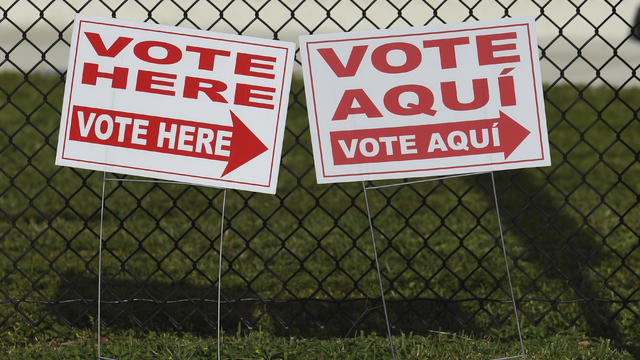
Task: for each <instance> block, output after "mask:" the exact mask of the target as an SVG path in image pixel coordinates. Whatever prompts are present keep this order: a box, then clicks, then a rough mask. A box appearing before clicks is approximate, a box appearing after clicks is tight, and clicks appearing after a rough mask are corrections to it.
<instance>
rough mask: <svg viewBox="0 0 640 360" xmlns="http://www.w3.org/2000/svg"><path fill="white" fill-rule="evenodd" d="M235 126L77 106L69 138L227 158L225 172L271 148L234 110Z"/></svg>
mask: <svg viewBox="0 0 640 360" xmlns="http://www.w3.org/2000/svg"><path fill="white" fill-rule="evenodd" d="M230 113H231V119H232V123H233V126H223V125H217V124H208V123H203V122H195V121H187V120H181V119H172V118H168V117H160V116H151V115H145V114H136V113H130V112H124V111H114V110H108V109H99V108H93V107H86V106H74V107H73V113H72V120H71V128H70V131H69V139H70V140H73V141H80V142H86V143H93V144H101V145H109V146H115V147H122V148H128V149H137V150H146V151H153V152H159V153H165V154H174V155H181V156H188V157H198V158H205V159H213V160H221V161H227V166H226V167H225V170H224V172H223V173H222V176H224V175H226V174H228V173H229V172H231V171H233V170H234V169H236V168H238V167H239V166H241V165H242V164H244V163H246V162H248V161H249V160H251V159H253V158H254V157H256V156H258V155H260V154H262V153H263V152H265V151H267V147H266V146H265V145H264V144H263V143H262V142H261V141H260V139H258V138H257V137H256V136H255V135H254V134H253V133H252V132H251V130H249V129H248V128H247V127H246V126H245V125H244V124H243V123H242V121H241V120H240V119H239V118H238V117H237V116H236V115H235V114H234V113H233V112H231V111H230Z"/></svg>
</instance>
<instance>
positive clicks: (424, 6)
mask: <svg viewBox="0 0 640 360" xmlns="http://www.w3.org/2000/svg"><path fill="white" fill-rule="evenodd" d="M636 5H637V4H635V5H634V4H633V2H631V3H630V2H624V3H623V2H622V1H613V0H609V1H604V0H602V1H589V2H587V1H554V2H551V1H537V0H536V1H517V0H513V1H503V0H477V1H461V0H460V1H454V0H447V1H445V0H442V1H412V0H402V1H382V0H362V1H360V0H351V1H341V0H309V1H300V0H297V1H296V0H281V1H259V0H255V1H254V0H245V1H173V0H164V1H163V0H135V1H121V0H114V1H109V0H101V1H81V0H78V1H71V0H69V1H46V0H43V1H36V0H28V1H8V0H3V1H1V2H0V13H1V16H2V17H1V18H0V34H1V36H0V51H1V52H2V56H3V57H2V58H1V59H0V326H2V327H12V326H13V327H14V328H15V327H21V328H31V329H33V330H35V331H39V330H41V329H43V328H49V327H51V326H53V325H55V324H63V327H65V326H66V327H74V326H91V324H92V321H93V320H92V319H93V318H94V317H95V312H96V298H97V290H96V280H97V253H98V243H97V239H98V231H99V225H100V205H101V187H102V174H101V173H95V172H91V171H84V170H77V169H72V168H60V167H56V166H55V165H54V159H55V150H56V144H57V134H58V131H57V127H58V124H59V116H60V109H61V103H62V93H63V90H64V81H65V75H66V61H67V56H68V49H69V39H70V36H71V28H72V21H73V16H74V14H75V13H88V14H95V15H102V16H108V17H111V16H113V17H121V18H126V19H132V20H139V21H148V22H156V23H162V24H167V25H177V26H183V27H193V28H199V29H204V30H212V31H219V32H227V33H237V34H245V35H253V36H260V37H267V38H274V39H283V40H290V41H295V40H296V37H297V35H299V34H313V33H322V32H342V31H355V30H365V29H376V28H380V29H381V28H392V27H407V26H423V25H429V24H438V23H451V22H461V21H472V20H476V19H488V18H500V17H508V16H521V15H532V16H534V17H535V18H536V25H537V30H538V41H539V49H538V50H539V54H540V60H541V66H542V72H543V78H544V83H545V99H546V112H547V119H548V127H549V138H550V142H551V148H552V162H553V165H552V166H551V167H548V168H537V169H526V170H518V171H504V172H500V173H497V174H496V179H497V184H498V197H499V200H500V206H501V211H502V213H503V225H504V226H505V237H506V241H507V244H508V249H507V250H508V256H509V261H510V265H511V271H512V276H513V281H514V285H515V290H516V298H517V301H518V305H519V307H520V310H521V313H522V318H523V322H524V326H525V330H526V328H527V327H528V326H529V327H531V326H534V325H540V326H542V325H544V326H543V327H545V326H546V328H548V329H557V328H558V327H567V326H582V327H585V328H587V329H589V331H591V332H592V333H594V334H597V335H602V336H607V337H611V336H618V335H620V336H626V335H630V336H633V335H632V334H634V333H635V334H636V336H637V334H638V333H640V328H639V327H638V322H639V321H638V320H639V319H640V249H639V247H640V242H639V233H640V206H639V205H638V200H639V197H640V181H639V180H638V179H640V163H639V160H640V155H639V154H640V136H638V135H639V134H640V121H639V119H638V109H639V108H640V78H639V77H638V64H639V63H640V61H639V60H640V41H638V40H637V39H636V38H634V36H633V34H634V32H633V24H634V16H635V14H636V8H635V6H636ZM296 59H297V61H298V62H297V65H296V66H297V70H296V71H297V73H298V74H299V70H300V66H299V54H296ZM281 166H282V167H281V172H280V178H279V185H278V191H277V194H276V195H275V196H269V195H261V194H253V193H248V192H242V191H229V192H228V195H227V196H228V199H227V206H226V215H225V229H226V231H225V232H224V235H223V236H224V253H223V255H224V257H223V269H222V271H223V277H222V284H223V287H222V301H223V303H222V309H223V312H222V319H221V321H222V322H223V326H225V327H228V328H232V329H235V328H237V327H238V326H239V325H238V324H240V326H242V327H244V328H256V327H262V328H266V329H271V330H273V331H274V332H276V333H287V334H292V333H293V334H303V335H304V334H311V335H335V334H339V335H341V336H348V335H351V334H354V333H355V332H356V331H361V330H365V331H379V332H383V331H384V327H383V324H384V319H383V317H382V309H381V303H380V296H379V289H378V287H377V286H378V284H377V275H376V272H375V266H374V258H373V253H372V249H371V242H370V241H371V240H370V234H369V223H368V220H367V215H366V209H365V207H364V200H363V192H362V186H361V184H350V183H345V184H334V185H318V184H317V183H316V181H315V174H314V169H313V159H312V151H311V145H310V138H309V131H308V122H307V118H306V106H305V96H304V91H303V86H302V81H301V80H300V78H299V76H296V79H295V80H294V82H293V85H292V91H291V94H290V105H289V116H288V120H287V130H286V134H285V140H284V148H283V155H282V165H281ZM114 176H118V175H114ZM369 196H370V202H371V207H372V218H373V224H374V228H375V231H376V241H377V248H378V251H379V255H380V265H381V267H382V272H383V285H384V287H385V293H386V296H387V300H388V304H389V311H390V318H391V323H392V326H393V329H394V331H405V332H406V331H414V332H418V333H420V332H426V331H430V330H433V329H436V330H437V329H440V330H447V331H470V332H473V331H484V330H483V329H486V328H487V327H491V328H496V329H507V328H509V326H504V325H505V324H507V325H508V324H513V321H514V319H513V312H512V311H511V310H512V309H511V303H510V302H509V295H508V284H507V283H506V278H505V272H504V270H505V269H504V261H503V258H502V250H501V248H500V246H499V234H498V224H497V220H496V218H495V208H494V206H493V194H492V190H491V182H490V177H489V175H487V174H485V175H477V176H469V177H464V178H458V179H451V180H445V181H436V182H430V183H423V184H413V185H407V186H403V187H393V188H382V189H377V190H373V191H370V194H369ZM221 206H222V191H221V190H217V189H210V188H203V187H196V186H185V185H175V184H158V183H140V182H109V183H107V187H106V196H105V211H106V212H105V221H104V239H105V248H104V263H103V274H104V275H103V276H104V277H103V281H104V283H103V291H104V293H103V300H104V305H103V309H102V312H103V317H104V323H105V325H106V326H136V327H138V326H139V327H144V328H169V329H177V330H196V331H214V330H215V328H216V322H217V320H218V319H217V317H216V299H217V293H216V291H217V273H218V261H217V258H218V248H219V241H220V234H219V230H218V229H219V228H220V221H221V219H220V217H221ZM52 324H53V325H52Z"/></svg>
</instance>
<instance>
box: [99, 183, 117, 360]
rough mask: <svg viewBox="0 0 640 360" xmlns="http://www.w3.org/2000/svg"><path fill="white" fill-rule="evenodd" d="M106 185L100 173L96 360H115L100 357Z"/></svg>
mask: <svg viewBox="0 0 640 360" xmlns="http://www.w3.org/2000/svg"><path fill="white" fill-rule="evenodd" d="M106 183H107V172H106V171H105V172H103V173H102V199H101V200H100V235H99V238H100V240H99V241H100V244H99V247H98V315H97V322H98V360H115V359H112V358H108V357H104V356H102V227H103V224H104V193H105V187H106Z"/></svg>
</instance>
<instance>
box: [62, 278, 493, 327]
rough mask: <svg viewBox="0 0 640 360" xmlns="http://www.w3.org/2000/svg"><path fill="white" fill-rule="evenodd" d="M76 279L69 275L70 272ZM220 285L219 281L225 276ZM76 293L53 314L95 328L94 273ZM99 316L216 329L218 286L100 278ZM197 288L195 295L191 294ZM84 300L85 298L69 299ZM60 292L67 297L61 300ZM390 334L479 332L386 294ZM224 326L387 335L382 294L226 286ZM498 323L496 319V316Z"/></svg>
mask: <svg viewBox="0 0 640 360" xmlns="http://www.w3.org/2000/svg"><path fill="white" fill-rule="evenodd" d="M67 276H70V277H71V278H74V277H73V275H72V274H67ZM223 284H224V282H223ZM73 289H74V291H73V295H71V294H66V295H62V296H59V297H58V301H56V302H55V303H54V304H53V305H51V307H52V308H51V312H52V313H54V314H56V315H57V316H58V317H59V318H60V319H61V321H63V322H65V323H66V324H67V325H70V326H75V327H83V326H89V327H91V326H95V325H94V322H95V320H93V319H95V318H96V314H97V305H96V301H95V299H96V297H97V279H96V278H92V277H83V276H82V275H80V276H77V277H75V280H74V282H73ZM102 289H103V295H102V296H103V299H102V306H101V313H102V322H103V324H104V325H105V326H106V327H115V328H144V329H147V330H158V331H162V330H165V331H167V330H168V331H171V330H178V331H189V332H195V333H206V334H215V332H216V328H217V322H216V321H217V302H216V299H217V288H216V287H215V286H212V287H205V286H191V285H186V284H175V283H174V284H167V283H157V282H147V283H144V284H140V283H136V282H134V281H121V280H115V281H114V280H109V281H104V280H103V285H102ZM196 294H197V297H196V296H195V295H196ZM71 296H72V297H73V298H74V299H87V300H85V301H69V300H72V299H71V298H70V297H71ZM65 298H67V299H66V300H65ZM387 306H388V309H389V314H390V317H391V319H393V320H392V323H393V324H394V327H393V328H392V332H393V333H400V332H403V333H409V332H412V333H414V334H427V333H430V332H433V331H434V330H435V331H442V332H451V333H460V332H464V333H466V334H478V335H480V334H481V327H480V326H478V325H477V323H476V322H475V320H474V319H475V317H474V315H473V314H472V313H469V312H467V313H465V310H462V309H461V308H460V307H459V306H458V305H457V304H456V303H453V302H450V301H446V300H442V301H440V300H425V299H412V300H406V301H389V300H387ZM221 313H222V324H221V325H222V327H223V329H224V331H226V332H236V331H238V328H239V327H241V328H242V329H258V328H260V329H262V330H268V331H270V332H272V333H273V334H274V335H279V336H304V337H320V338H325V337H350V336H355V335H357V334H359V333H360V332H364V333H365V334H370V333H375V334H379V335H382V336H384V335H385V334H386V326H385V320H384V313H383V309H382V303H381V302H380V300H379V299H350V300H315V299H292V300H280V301H278V300H268V299H260V298H258V297H247V291H246V289H244V288H242V289H233V288H231V289H230V288H228V287H227V288H224V285H223V296H222V303H221ZM495 323H496V324H497V325H498V326H499V325H501V323H500V320H499V319H495Z"/></svg>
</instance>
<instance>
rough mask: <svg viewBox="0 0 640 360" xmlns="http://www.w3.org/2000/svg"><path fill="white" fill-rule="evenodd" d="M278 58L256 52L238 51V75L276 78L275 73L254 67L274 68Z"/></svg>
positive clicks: (236, 71)
mask: <svg viewBox="0 0 640 360" xmlns="http://www.w3.org/2000/svg"><path fill="white" fill-rule="evenodd" d="M256 60H257V61H262V62H256ZM275 61H276V58H274V57H271V56H262V55H255V54H245V53H238V55H237V56H236V70H235V73H236V74H237V75H247V76H255V77H261V78H266V79H275V77H276V76H275V74H272V73H267V72H259V71H255V70H254V69H266V70H273V68H274V66H273V63H275ZM265 62H266V63H268V64H265Z"/></svg>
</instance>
